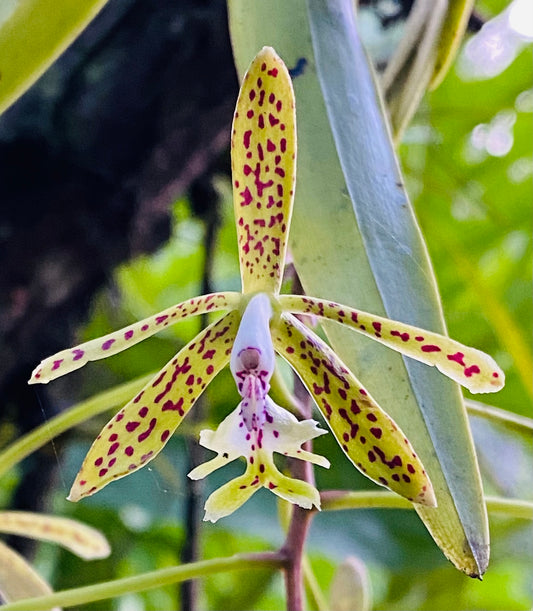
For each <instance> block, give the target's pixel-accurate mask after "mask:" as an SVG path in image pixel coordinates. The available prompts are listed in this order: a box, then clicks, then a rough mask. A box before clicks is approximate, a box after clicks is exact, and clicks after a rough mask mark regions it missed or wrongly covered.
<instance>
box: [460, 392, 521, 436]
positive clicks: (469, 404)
mask: <svg viewBox="0 0 533 611" xmlns="http://www.w3.org/2000/svg"><path fill="white" fill-rule="evenodd" d="M465 405H466V409H467V410H468V414H469V415H470V416H479V417H480V418H486V419H487V420H491V421H492V422H497V423H501V424H504V425H506V426H508V427H510V428H513V429H516V430H518V431H520V432H526V433H527V432H531V431H533V418H528V417H527V416H520V415H519V414H515V413H514V412H510V411H508V410H505V409H501V408H499V407H494V406H492V405H486V404H485V403H480V402H479V401H473V400H472V399H465Z"/></svg>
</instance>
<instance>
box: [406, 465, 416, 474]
mask: <svg viewBox="0 0 533 611" xmlns="http://www.w3.org/2000/svg"><path fill="white" fill-rule="evenodd" d="M407 470H408V471H409V473H414V472H415V468H414V467H413V465H412V464H411V463H409V464H408V465H407Z"/></svg>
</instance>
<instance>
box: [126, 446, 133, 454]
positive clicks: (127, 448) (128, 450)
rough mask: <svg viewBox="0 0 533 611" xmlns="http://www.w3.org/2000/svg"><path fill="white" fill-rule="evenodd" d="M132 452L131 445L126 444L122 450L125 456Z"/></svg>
mask: <svg viewBox="0 0 533 611" xmlns="http://www.w3.org/2000/svg"><path fill="white" fill-rule="evenodd" d="M133 452H134V449H133V446H127V447H126V448H125V450H124V454H126V456H131V455H132V454H133Z"/></svg>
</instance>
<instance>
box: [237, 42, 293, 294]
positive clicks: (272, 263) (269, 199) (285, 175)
mask: <svg viewBox="0 0 533 611" xmlns="http://www.w3.org/2000/svg"><path fill="white" fill-rule="evenodd" d="M295 156H296V117H295V110H294V92H293V89H292V83H291V79H290V76H289V73H288V71H287V68H286V67H285V64H284V63H283V62H282V61H281V59H280V58H279V57H278V56H277V55H276V53H275V51H274V50H273V49H272V48H270V47H264V48H263V49H262V51H260V52H259V53H258V55H257V56H256V58H255V59H254V60H253V62H252V64H251V65H250V67H249V69H248V72H247V73H246V75H245V77H244V80H243V83H242V86H241V91H240V94H239V99H238V101H237V107H236V110H235V116H234V120H233V132H232V138H231V160H232V161H231V165H232V172H233V201H234V208H235V219H236V223H237V234H238V242H239V257H240V266H241V279H242V290H243V292H244V293H250V292H254V291H265V292H269V293H274V294H277V293H278V292H279V289H280V285H281V278H282V274H283V265H284V263H285V252H286V241H287V231H288V228H289V225H290V218H291V214H292V202H293V197H294V182H295V177H296V165H295V164H296V159H295Z"/></svg>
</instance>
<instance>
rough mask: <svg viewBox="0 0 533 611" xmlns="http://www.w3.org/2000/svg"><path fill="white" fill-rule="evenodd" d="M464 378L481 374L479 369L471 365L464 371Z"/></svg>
mask: <svg viewBox="0 0 533 611" xmlns="http://www.w3.org/2000/svg"><path fill="white" fill-rule="evenodd" d="M464 373H465V376H466V377H467V378H470V377H472V376H473V375H474V374H475V373H481V369H480V368H479V367H478V366H477V365H471V366H470V367H467V368H466V369H465V372H464Z"/></svg>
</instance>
